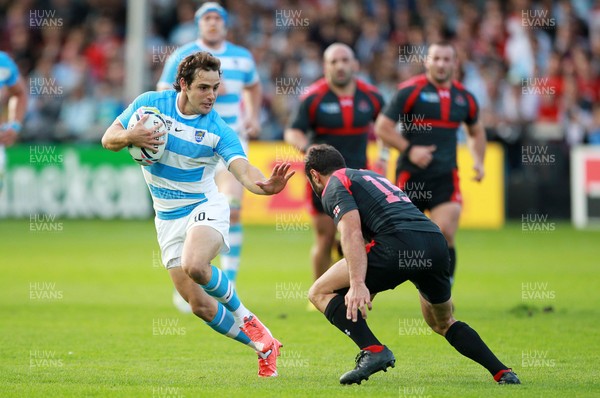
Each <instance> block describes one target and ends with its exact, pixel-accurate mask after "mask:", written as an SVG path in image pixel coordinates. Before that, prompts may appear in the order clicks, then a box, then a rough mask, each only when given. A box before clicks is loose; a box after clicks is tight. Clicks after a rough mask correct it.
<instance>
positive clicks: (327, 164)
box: [304, 144, 346, 176]
mask: <svg viewBox="0 0 600 398" xmlns="http://www.w3.org/2000/svg"><path fill="white" fill-rule="evenodd" d="M344 168H346V161H345V160H344V157H343V156H342V154H341V153H340V152H339V151H338V150H337V149H335V148H334V147H332V146H331V145H327V144H321V145H315V146H313V147H311V148H310V149H309V150H308V153H307V154H306V163H305V164H304V172H305V173H306V175H307V176H308V175H310V170H311V169H313V170H315V171H317V172H318V173H319V174H323V175H329V174H331V173H333V172H334V171H336V170H339V169H344Z"/></svg>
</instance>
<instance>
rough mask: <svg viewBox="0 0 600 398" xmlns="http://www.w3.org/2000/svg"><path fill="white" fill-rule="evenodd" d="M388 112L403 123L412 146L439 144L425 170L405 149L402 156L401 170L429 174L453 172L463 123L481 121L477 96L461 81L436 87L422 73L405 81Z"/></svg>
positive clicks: (384, 111) (399, 166) (399, 87)
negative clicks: (446, 86)
mask: <svg viewBox="0 0 600 398" xmlns="http://www.w3.org/2000/svg"><path fill="white" fill-rule="evenodd" d="M383 113H384V115H386V116H387V117H389V118H390V119H392V120H395V121H397V122H399V123H401V124H402V127H403V135H404V137H405V138H406V139H407V140H408V141H409V143H410V145H411V146H412V145H435V146H436V148H437V149H436V151H435V152H433V160H432V161H431V163H430V164H429V166H428V167H427V168H426V169H421V168H420V167H417V166H416V165H414V164H412V163H411V162H410V161H409V160H408V156H406V153H407V152H408V151H405V152H404V153H403V154H402V156H401V157H400V158H399V159H398V172H400V171H408V172H410V173H411V174H413V175H415V174H419V173H422V172H425V173H427V174H428V175H438V174H444V173H450V172H452V170H453V169H455V168H457V164H456V145H457V137H456V135H457V130H458V128H459V126H460V124H461V122H465V123H466V124H468V125H473V124H475V123H476V122H477V118H478V113H479V107H478V105H477V101H475V97H474V96H473V94H471V93H470V92H469V91H467V90H466V89H465V88H464V87H463V85H462V84H461V83H460V82H458V81H453V82H452V85H451V87H450V88H449V89H448V88H441V87H437V86H435V85H434V84H433V83H431V82H430V81H429V80H427V77H426V76H425V75H424V74H423V75H418V76H415V77H413V78H412V79H409V80H407V81H406V82H404V83H401V84H400V85H399V86H398V92H397V93H396V95H395V96H394V98H393V99H392V101H391V102H390V103H389V105H388V106H387V107H386V108H385V109H384V110H383Z"/></svg>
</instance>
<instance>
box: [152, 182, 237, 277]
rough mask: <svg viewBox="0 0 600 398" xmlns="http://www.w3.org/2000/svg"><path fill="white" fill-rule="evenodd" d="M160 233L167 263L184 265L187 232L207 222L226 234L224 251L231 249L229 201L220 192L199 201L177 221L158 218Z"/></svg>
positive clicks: (223, 234) (163, 255)
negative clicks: (199, 202) (184, 243)
mask: <svg viewBox="0 0 600 398" xmlns="http://www.w3.org/2000/svg"><path fill="white" fill-rule="evenodd" d="M154 224H155V226H156V235H157V238H158V245H159V246H160V252H161V257H162V262H163V264H164V266H165V267H166V268H167V269H169V268H175V267H180V266H181V254H182V252H183V242H184V241H185V237H186V235H187V231H188V230H189V229H190V228H192V227H195V226H197V225H206V226H208V227H211V228H213V229H215V230H217V231H218V232H219V233H220V234H221V236H222V237H223V246H221V252H222V253H227V252H229V203H228V202H227V198H226V197H225V195H223V194H221V193H217V194H214V195H211V197H210V199H209V200H207V201H206V202H204V203H201V204H199V205H198V206H197V207H195V208H194V210H192V212H191V213H190V214H189V215H187V216H185V217H181V218H177V219H174V220H161V219H159V218H155V219H154Z"/></svg>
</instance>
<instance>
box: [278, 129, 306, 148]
mask: <svg viewBox="0 0 600 398" xmlns="http://www.w3.org/2000/svg"><path fill="white" fill-rule="evenodd" d="M283 139H284V140H285V142H287V143H288V144H290V145H292V146H294V148H296V149H297V150H298V151H300V152H302V153H304V152H306V150H307V149H308V148H307V146H308V138H307V137H306V134H304V132H303V131H302V130H299V129H294V128H287V129H285V131H284V133H283Z"/></svg>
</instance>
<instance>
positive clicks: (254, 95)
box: [242, 82, 262, 138]
mask: <svg viewBox="0 0 600 398" xmlns="http://www.w3.org/2000/svg"><path fill="white" fill-rule="evenodd" d="M242 96H243V99H244V106H246V110H247V116H246V120H245V122H244V131H245V133H246V134H247V135H248V137H250V138H257V137H258V134H259V133H260V105H261V102H262V86H261V84H260V82H256V83H254V84H253V85H251V86H247V87H245V88H244V91H243V92H242Z"/></svg>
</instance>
